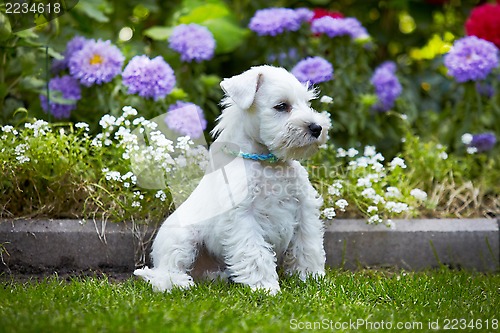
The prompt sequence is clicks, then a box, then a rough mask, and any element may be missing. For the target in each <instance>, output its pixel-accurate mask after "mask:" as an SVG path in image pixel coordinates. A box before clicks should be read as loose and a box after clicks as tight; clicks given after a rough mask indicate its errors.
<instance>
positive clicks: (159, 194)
mask: <svg viewBox="0 0 500 333" xmlns="http://www.w3.org/2000/svg"><path fill="white" fill-rule="evenodd" d="M155 198H158V199H160V200H161V201H165V200H166V199H167V195H166V194H165V192H163V191H162V190H158V192H156V194H155Z"/></svg>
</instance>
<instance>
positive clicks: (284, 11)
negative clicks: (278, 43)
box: [248, 8, 304, 36]
mask: <svg viewBox="0 0 500 333" xmlns="http://www.w3.org/2000/svg"><path fill="white" fill-rule="evenodd" d="M303 20H304V15H303V13H301V12H300V11H299V12H297V11H295V10H293V9H289V8H266V9H260V10H258V11H256V12H255V14H254V16H253V17H252V18H251V19H250V23H249V24H248V27H249V28H250V30H252V31H254V32H256V33H257V34H258V35H259V36H277V35H279V34H282V33H284V32H285V31H297V30H299V28H300V25H301V24H302V22H303Z"/></svg>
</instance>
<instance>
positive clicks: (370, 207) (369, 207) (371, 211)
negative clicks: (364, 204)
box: [366, 206, 378, 214]
mask: <svg viewBox="0 0 500 333" xmlns="http://www.w3.org/2000/svg"><path fill="white" fill-rule="evenodd" d="M366 212H367V213H368V214H371V213H376V212H378V208H377V206H368V209H367V210H366Z"/></svg>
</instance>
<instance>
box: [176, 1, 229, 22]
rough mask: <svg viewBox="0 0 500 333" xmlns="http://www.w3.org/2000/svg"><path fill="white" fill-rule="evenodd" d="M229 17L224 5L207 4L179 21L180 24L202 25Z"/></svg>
mask: <svg viewBox="0 0 500 333" xmlns="http://www.w3.org/2000/svg"><path fill="white" fill-rule="evenodd" d="M229 15H230V11H229V9H228V8H227V7H226V6H225V5H224V4H213V3H209V4H206V5H203V6H199V7H197V8H195V9H193V10H192V11H191V12H189V14H187V15H185V16H182V17H181V18H180V19H179V22H180V23H184V24H188V23H204V22H206V21H208V20H212V19H217V18H222V17H226V16H229Z"/></svg>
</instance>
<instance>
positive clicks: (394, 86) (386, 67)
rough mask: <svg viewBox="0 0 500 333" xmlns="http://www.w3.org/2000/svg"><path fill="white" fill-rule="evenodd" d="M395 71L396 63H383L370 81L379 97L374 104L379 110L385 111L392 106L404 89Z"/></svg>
mask: <svg viewBox="0 0 500 333" xmlns="http://www.w3.org/2000/svg"><path fill="white" fill-rule="evenodd" d="M395 73H396V64H395V63H394V62H392V61H387V62H384V63H382V64H381V65H380V66H379V67H378V68H377V69H375V72H374V73H373V76H372V78H371V80H370V82H371V84H373V85H374V87H375V93H376V94H377V97H378V103H377V104H375V106H374V108H375V109H376V110H377V111H382V112H383V111H387V110H389V109H390V108H392V107H393V106H394V102H395V101H396V98H398V96H399V95H400V94H401V92H402V91H403V88H402V87H401V84H400V83H399V80H398V78H397V76H396V75H395Z"/></svg>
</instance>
